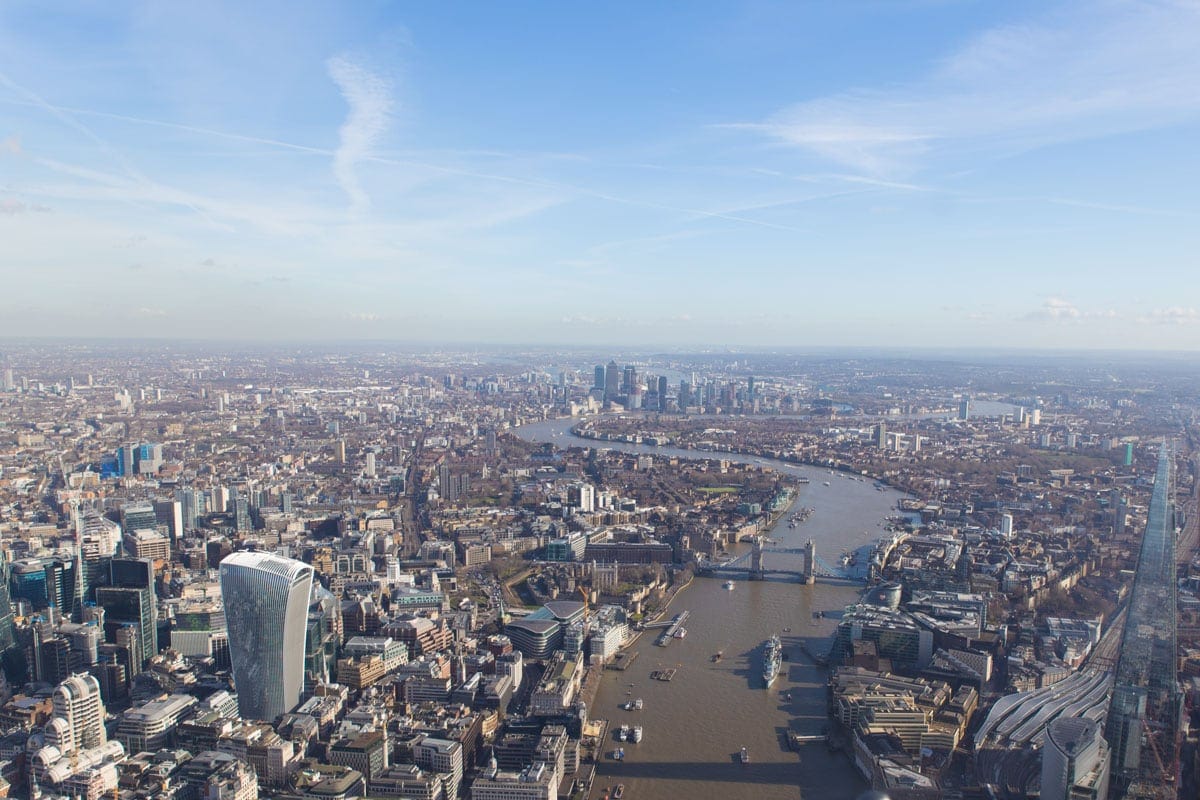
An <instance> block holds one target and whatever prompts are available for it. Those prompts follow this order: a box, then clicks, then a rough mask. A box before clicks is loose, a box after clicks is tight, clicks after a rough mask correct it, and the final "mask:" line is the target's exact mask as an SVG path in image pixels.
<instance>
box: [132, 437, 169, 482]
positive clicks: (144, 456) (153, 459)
mask: <svg viewBox="0 0 1200 800" xmlns="http://www.w3.org/2000/svg"><path fill="white" fill-rule="evenodd" d="M134 460H135V462H136V467H137V474H139V475H153V474H155V473H156V472H158V470H159V468H160V467H161V466H162V463H163V452H162V445H161V444H149V443H147V444H142V445H138V447H137V449H136V450H135V451H134Z"/></svg>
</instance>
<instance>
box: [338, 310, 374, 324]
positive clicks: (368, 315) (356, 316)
mask: <svg viewBox="0 0 1200 800" xmlns="http://www.w3.org/2000/svg"><path fill="white" fill-rule="evenodd" d="M346 316H347V317H349V318H350V319H352V320H353V321H355V322H378V321H379V320H381V319H383V317H381V316H380V315H379V314H376V313H374V312H372V311H352V312H351V313H349V314H347V315H346Z"/></svg>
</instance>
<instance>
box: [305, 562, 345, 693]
mask: <svg viewBox="0 0 1200 800" xmlns="http://www.w3.org/2000/svg"><path fill="white" fill-rule="evenodd" d="M341 619H342V609H341V604H340V603H339V602H338V599H337V598H336V597H334V596H333V595H332V594H331V593H330V592H329V590H328V589H326V588H325V587H324V586H322V585H321V584H320V583H318V582H315V581H314V582H313V588H312V597H311V598H310V602H309V605H308V626H307V628H306V629H305V645H304V653H305V656H304V681H305V684H306V689H311V687H312V686H314V685H316V684H318V683H328V682H329V681H330V680H332V677H333V674H334V671H335V668H336V666H337V651H338V648H339V647H341V635H340V632H339V629H340V624H341Z"/></svg>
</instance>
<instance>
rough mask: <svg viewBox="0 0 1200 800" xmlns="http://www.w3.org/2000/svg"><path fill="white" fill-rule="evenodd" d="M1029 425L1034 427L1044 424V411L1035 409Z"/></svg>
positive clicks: (1031, 412)
mask: <svg viewBox="0 0 1200 800" xmlns="http://www.w3.org/2000/svg"><path fill="white" fill-rule="evenodd" d="M1029 424H1030V425H1034V426H1036V425H1041V424H1042V410H1041V409H1040V408H1035V409H1033V410H1031V411H1030V412H1029Z"/></svg>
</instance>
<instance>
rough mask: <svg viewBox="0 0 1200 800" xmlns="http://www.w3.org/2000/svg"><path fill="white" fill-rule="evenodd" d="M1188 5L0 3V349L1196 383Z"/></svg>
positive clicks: (1199, 292)
mask: <svg viewBox="0 0 1200 800" xmlns="http://www.w3.org/2000/svg"><path fill="white" fill-rule="evenodd" d="M1197 86H1200V4H1198V3H1195V2H1186V1H1184V0H1180V1H1179V2H1168V1H1166V0H1163V1H1162V2H1104V1H1103V0H1097V1H1096V2H1078V3H1072V2H1063V3H1046V2H1005V3H991V2H983V1H982V0H978V1H973V0H961V1H956V0H909V1H908V2H904V1H903V0H897V1H896V2H882V0H879V1H877V2H866V1H865V0H864V2H848V3H835V2H828V3H791V2H741V3H733V2H730V3H715V2H711V3H710V2H697V3H686V4H683V3H672V4H667V3H663V4H645V3H611V4H604V5H602V6H589V5H575V4H552V3H529V4H519V5H512V4H493V3H481V2H480V3H462V4H455V5H441V4H423V3H387V2H362V3H353V4H347V3H329V4H324V3H303V4H292V3H253V4H244V3H219V2H213V3H196V4H162V3H131V2H113V3H102V4H101V3H69V2H67V3H59V4H55V5H54V7H47V6H46V4H43V3H37V2H23V1H22V0H16V1H15V2H7V3H4V4H3V5H0V336H3V337H14V336H26V335H29V336H80V337H86V336H89V335H98V336H105V337H114V336H116V337H123V336H128V337H133V338H138V337H157V336H162V337H167V338H174V337H181V338H218V339H235V340H253V339H268V340H295V339H314V338H328V339H371V340H389V339H395V340H404V341H425V342H439V341H443V342H469V341H483V342H496V343H500V342H512V343H514V344H521V343H544V344H553V343H562V344H567V345H613V346H620V345H633V346H642V347H653V346H655V345H659V346H664V347H683V348H686V347H687V346H688V345H713V344H720V343H727V344H729V345H732V346H752V347H780V348H823V347H836V346H850V347H871V346H891V347H916V348H974V347H981V348H1002V349H1007V348H1047V349H1054V350H1069V349H1137V350H1200V278H1197V277H1196V276H1197V270H1196V265H1195V260H1196V259H1195V256H1194V253H1196V252H1198V251H1200V192H1197V191H1196V187H1197V186H1198V185H1200V157H1198V156H1197V155H1196V151H1195V144H1194V143H1195V142H1196V141H1198V140H1200V92H1197V91H1196V87H1197Z"/></svg>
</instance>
